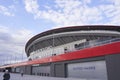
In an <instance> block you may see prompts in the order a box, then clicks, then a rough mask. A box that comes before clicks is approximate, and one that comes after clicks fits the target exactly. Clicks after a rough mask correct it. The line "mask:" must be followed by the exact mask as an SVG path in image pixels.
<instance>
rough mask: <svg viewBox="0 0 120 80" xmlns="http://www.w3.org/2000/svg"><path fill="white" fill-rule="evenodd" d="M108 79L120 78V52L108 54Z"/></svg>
mask: <svg viewBox="0 0 120 80" xmlns="http://www.w3.org/2000/svg"><path fill="white" fill-rule="evenodd" d="M106 64H107V72H108V80H120V54H115V55H108V56H106Z"/></svg>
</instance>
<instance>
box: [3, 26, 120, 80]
mask: <svg viewBox="0 0 120 80" xmlns="http://www.w3.org/2000/svg"><path fill="white" fill-rule="evenodd" d="M25 51H26V54H27V57H28V61H26V62H21V63H16V64H11V65H7V66H2V67H1V68H11V72H18V73H19V72H20V70H21V69H22V70H24V73H26V74H30V75H38V76H51V77H73V78H81V79H99V80H118V79H120V76H119V74H120V69H119V68H120V62H119V61H120V26H111V25H110V26H109V25H85V26H71V27H63V28H57V29H52V30H48V31H45V32H42V33H40V34H38V35H35V36H34V37H32V38H31V39H30V40H29V41H28V42H27V44H26V46H25Z"/></svg>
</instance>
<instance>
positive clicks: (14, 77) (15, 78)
mask: <svg viewBox="0 0 120 80" xmlns="http://www.w3.org/2000/svg"><path fill="white" fill-rule="evenodd" d="M10 74H11V79H10V80H86V79H77V78H55V77H41V76H35V75H24V76H23V77H21V75H20V74H14V73H10ZM0 80H3V73H1V72H0Z"/></svg>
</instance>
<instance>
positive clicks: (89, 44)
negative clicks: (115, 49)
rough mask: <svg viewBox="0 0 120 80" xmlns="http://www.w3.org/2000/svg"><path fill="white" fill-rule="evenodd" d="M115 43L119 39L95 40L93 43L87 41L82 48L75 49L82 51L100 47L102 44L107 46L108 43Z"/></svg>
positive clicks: (119, 39)
mask: <svg viewBox="0 0 120 80" xmlns="http://www.w3.org/2000/svg"><path fill="white" fill-rule="evenodd" d="M116 41H120V38H114V39H108V40H104V39H103V40H96V41H93V42H91V41H88V42H85V43H83V46H81V47H78V48H77V49H78V50H80V49H84V48H90V47H95V46H100V45H103V44H108V43H112V42H116Z"/></svg>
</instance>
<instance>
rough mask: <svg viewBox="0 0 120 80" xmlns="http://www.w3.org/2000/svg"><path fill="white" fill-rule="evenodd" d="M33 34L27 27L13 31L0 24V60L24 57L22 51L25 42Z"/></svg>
mask: <svg viewBox="0 0 120 80" xmlns="http://www.w3.org/2000/svg"><path fill="white" fill-rule="evenodd" d="M31 36H33V33H32V32H31V31H30V30H27V29H21V30H17V31H13V30H11V29H9V28H8V27H4V26H0V55H1V56H0V60H1V61H2V62H8V60H11V61H14V60H15V59H16V60H21V59H22V58H24V59H26V54H25V52H24V48H25V44H26V42H27V41H28V40H29V39H30V38H31Z"/></svg>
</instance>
